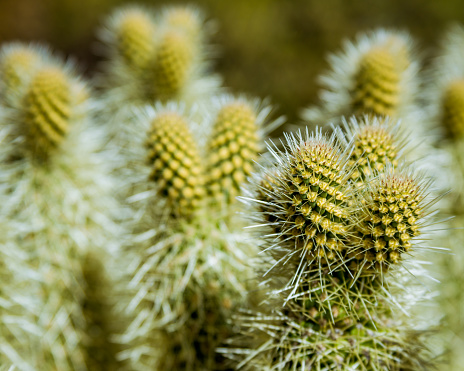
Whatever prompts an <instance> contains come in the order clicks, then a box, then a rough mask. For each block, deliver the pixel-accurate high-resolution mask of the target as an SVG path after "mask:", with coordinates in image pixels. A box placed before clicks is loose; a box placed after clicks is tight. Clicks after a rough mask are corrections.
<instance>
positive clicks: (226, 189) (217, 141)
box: [208, 101, 261, 201]
mask: <svg viewBox="0 0 464 371" xmlns="http://www.w3.org/2000/svg"><path fill="white" fill-rule="evenodd" d="M258 130H259V127H258V124H257V122H256V114H255V112H254V110H253V108H252V106H251V105H250V104H248V103H246V102H243V101H232V102H230V103H227V104H225V105H224V106H223V107H222V108H221V110H220V111H219V113H218V115H217V117H216V120H215V123H214V127H213V135H212V138H211V141H210V143H209V153H210V165H209V169H210V171H209V174H210V177H209V182H208V188H209V191H210V193H212V194H213V195H214V196H218V197H219V196H221V195H224V196H226V198H228V200H229V201H232V200H233V198H234V197H235V196H236V195H237V194H238V192H239V190H240V186H241V185H242V183H243V182H244V181H245V180H246V177H247V176H249V175H250V174H251V172H252V171H253V168H254V161H255V160H256V158H257V156H258V152H259V149H260V147H261V146H260V140H259V134H258Z"/></svg>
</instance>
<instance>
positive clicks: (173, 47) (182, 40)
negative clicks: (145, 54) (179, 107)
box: [153, 30, 194, 101]
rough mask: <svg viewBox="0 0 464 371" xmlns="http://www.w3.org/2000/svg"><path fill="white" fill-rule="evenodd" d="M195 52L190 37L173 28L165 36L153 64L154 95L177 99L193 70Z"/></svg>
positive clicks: (161, 97) (161, 98)
mask: <svg viewBox="0 0 464 371" xmlns="http://www.w3.org/2000/svg"><path fill="white" fill-rule="evenodd" d="M193 59H194V53H193V48H192V44H191V42H190V39H189V37H188V36H187V35H186V34H185V33H183V32H179V31H175V30H171V31H168V32H166V34H165V35H164V36H163V38H162V40H161V42H160V44H159V46H158V49H157V51H156V57H155V63H154V66H153V79H154V81H153V92H154V97H155V98H156V99H159V100H161V101H166V100H169V99H175V98H176V97H178V95H179V94H180V92H181V91H182V89H183V88H184V87H185V85H186V83H187V81H188V79H189V77H190V74H191V70H192V62H193Z"/></svg>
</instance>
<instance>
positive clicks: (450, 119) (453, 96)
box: [442, 79, 464, 138]
mask: <svg viewBox="0 0 464 371" xmlns="http://www.w3.org/2000/svg"><path fill="white" fill-rule="evenodd" d="M442 124H443V126H444V127H445V129H446V132H447V134H448V136H449V137H450V138H453V137H458V138H460V137H462V136H463V134H464V79H461V80H456V81H453V82H452V83H451V84H449V85H448V87H447V88H446V91H445V93H444V95H443V100H442Z"/></svg>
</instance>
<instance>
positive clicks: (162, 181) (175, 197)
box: [147, 112, 205, 216]
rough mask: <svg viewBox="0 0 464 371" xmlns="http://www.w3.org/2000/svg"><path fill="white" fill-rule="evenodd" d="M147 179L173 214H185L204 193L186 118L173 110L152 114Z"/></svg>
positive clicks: (202, 172) (200, 165) (201, 170)
mask: <svg viewBox="0 0 464 371" xmlns="http://www.w3.org/2000/svg"><path fill="white" fill-rule="evenodd" d="M147 146H148V151H149V156H148V158H149V161H150V164H151V166H152V168H153V170H152V172H151V175H150V179H152V180H154V181H155V182H156V183H157V184H158V187H159V192H160V194H161V195H163V196H165V197H166V199H167V200H168V203H169V205H170V206H171V208H172V210H173V213H174V214H177V215H181V216H188V215H190V214H191V213H192V211H194V210H195V209H196V208H197V207H198V206H199V204H200V202H201V200H202V199H203V197H204V196H205V189H204V183H205V182H204V169H203V167H202V164H201V159H200V154H199V152H198V150H197V145H196V143H195V140H194V138H193V136H192V134H191V133H190V131H189V128H188V123H187V121H186V120H185V119H184V118H183V117H182V116H181V115H179V114H177V113H173V112H166V113H162V114H160V115H158V116H156V117H155V119H154V120H153V121H152V123H151V128H150V131H149V133H148V142H147Z"/></svg>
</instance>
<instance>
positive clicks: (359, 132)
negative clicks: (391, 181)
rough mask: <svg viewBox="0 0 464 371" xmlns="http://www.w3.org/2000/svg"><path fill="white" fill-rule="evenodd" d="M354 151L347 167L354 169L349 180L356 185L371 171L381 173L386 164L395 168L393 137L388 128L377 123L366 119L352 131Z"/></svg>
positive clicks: (395, 148) (395, 153)
mask: <svg viewBox="0 0 464 371" xmlns="http://www.w3.org/2000/svg"><path fill="white" fill-rule="evenodd" d="M352 134H353V135H354V149H353V152H352V153H351V157H350V161H349V162H348V165H349V166H350V167H353V168H354V171H353V172H352V173H351V179H353V181H355V182H356V183H357V184H358V185H359V184H362V183H363V181H364V180H366V179H367V177H368V176H369V175H371V173H372V171H379V172H380V171H382V170H384V169H385V167H386V166H387V164H392V165H393V166H396V165H397V163H398V161H397V155H398V149H397V146H396V145H395V139H396V138H395V136H394V135H393V134H392V130H391V128H390V127H389V126H387V125H384V124H382V123H381V122H379V121H372V122H370V120H368V119H366V121H365V123H364V124H362V125H357V126H356V127H355V128H354V130H352Z"/></svg>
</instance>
